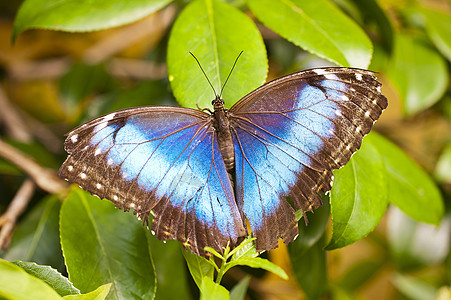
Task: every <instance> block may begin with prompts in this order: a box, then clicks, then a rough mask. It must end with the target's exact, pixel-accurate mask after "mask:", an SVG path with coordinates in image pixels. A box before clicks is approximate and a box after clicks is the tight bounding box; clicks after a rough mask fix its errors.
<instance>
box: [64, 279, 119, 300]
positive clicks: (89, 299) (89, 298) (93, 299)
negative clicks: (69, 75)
mask: <svg viewBox="0 0 451 300" xmlns="http://www.w3.org/2000/svg"><path fill="white" fill-rule="evenodd" d="M110 289H111V283H107V284H104V285H101V286H99V287H98V288H97V289H95V290H94V291H92V292H90V293H87V294H82V295H69V296H66V297H63V298H64V299H66V300H103V299H105V298H106V297H107V296H108V293H109V292H110Z"/></svg>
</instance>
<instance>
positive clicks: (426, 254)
mask: <svg viewBox="0 0 451 300" xmlns="http://www.w3.org/2000/svg"><path fill="white" fill-rule="evenodd" d="M387 239H388V242H389V246H390V250H391V253H392V256H393V258H394V261H395V262H396V264H397V265H398V266H399V267H400V268H402V269H413V268H418V267H422V266H425V265H427V266H429V265H437V264H440V263H442V262H443V261H444V260H445V258H446V257H447V255H448V253H449V250H450V242H451V215H448V216H447V217H445V218H444V219H443V221H442V223H441V224H440V226H438V227H437V226H434V225H429V224H424V223H419V222H416V221H414V220H412V219H411V218H409V217H408V216H406V215H405V214H404V213H402V212H401V211H400V210H399V209H397V208H396V207H392V208H391V209H390V211H389V214H388V222H387Z"/></svg>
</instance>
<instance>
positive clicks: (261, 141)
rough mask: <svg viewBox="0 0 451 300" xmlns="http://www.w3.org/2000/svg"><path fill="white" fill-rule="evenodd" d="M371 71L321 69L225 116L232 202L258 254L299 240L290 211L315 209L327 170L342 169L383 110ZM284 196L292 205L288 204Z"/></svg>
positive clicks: (248, 99)
mask: <svg viewBox="0 0 451 300" xmlns="http://www.w3.org/2000/svg"><path fill="white" fill-rule="evenodd" d="M380 86H381V85H380V83H379V82H377V81H376V78H375V77H374V75H373V73H372V72H370V71H365V70H359V69H349V68H322V69H313V70H307V71H302V72H298V73H294V74H291V75H288V76H285V77H282V78H279V79H276V80H274V81H272V82H269V83H267V84H265V85H263V86H262V87H260V88H258V89H256V90H255V91H253V92H251V93H250V94H248V95H247V96H245V97H244V98H243V99H241V100H240V101H239V102H238V103H236V104H235V105H234V106H233V107H232V108H230V110H229V111H228V115H229V119H230V123H231V127H232V134H233V139H234V148H235V169H236V187H235V191H236V193H235V196H236V201H237V203H238V207H239V209H240V211H241V212H242V214H243V215H244V216H245V217H246V218H247V219H248V220H249V224H250V226H251V228H252V231H253V232H254V236H255V237H256V238H257V240H256V244H257V250H267V249H273V248H276V247H277V244H278V238H283V240H284V241H285V243H288V242H291V241H292V240H293V239H294V238H295V237H296V236H297V235H298V228H297V222H296V218H295V214H294V212H295V210H299V209H302V212H303V213H304V217H305V212H307V211H312V208H316V207H318V206H320V205H321V200H320V197H319V195H318V193H321V192H323V193H325V192H327V191H329V190H330V189H331V185H332V180H333V174H332V170H333V169H337V168H340V167H341V166H343V165H345V164H346V163H347V162H348V161H349V159H350V158H351V155H352V154H353V153H354V152H355V151H356V150H357V149H358V148H359V147H360V145H361V142H362V139H363V136H364V135H365V134H367V133H368V132H369V131H370V129H371V127H372V126H373V123H374V122H375V121H376V120H377V119H378V118H379V116H380V114H381V113H382V110H383V109H384V108H386V107H387V99H386V98H385V97H384V96H383V95H382V94H381V92H380ZM287 197H288V198H289V200H290V202H291V205H290V204H289V203H288V201H286V198H287Z"/></svg>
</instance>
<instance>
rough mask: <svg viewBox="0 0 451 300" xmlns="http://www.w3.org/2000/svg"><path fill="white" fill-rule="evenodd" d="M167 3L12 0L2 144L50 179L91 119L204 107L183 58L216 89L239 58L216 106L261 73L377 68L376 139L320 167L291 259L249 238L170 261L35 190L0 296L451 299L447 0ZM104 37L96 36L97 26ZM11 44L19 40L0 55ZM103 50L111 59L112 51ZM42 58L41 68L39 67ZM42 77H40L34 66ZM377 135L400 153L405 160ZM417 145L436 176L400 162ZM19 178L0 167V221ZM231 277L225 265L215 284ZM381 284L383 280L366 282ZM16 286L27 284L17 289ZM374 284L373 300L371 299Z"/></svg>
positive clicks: (132, 232) (96, 207)
mask: <svg viewBox="0 0 451 300" xmlns="http://www.w3.org/2000/svg"><path fill="white" fill-rule="evenodd" d="M172 2H173V1H169V0H146V1H131V2H130V1H128V2H127V1H125V2H124V1H120V0H108V1H100V0H99V1H94V2H93V1H86V0H82V1H73V0H50V1H42V0H25V1H24V2H23V3H22V5H21V6H20V8H19V10H18V11H17V15H16V17H15V20H14V26H13V28H12V29H11V30H10V31H9V32H8V35H7V38H5V37H4V36H6V35H4V36H3V35H2V36H0V38H2V44H3V46H0V50H3V51H0V65H1V68H2V69H5V70H6V72H5V75H2V82H1V87H2V89H4V90H5V91H6V94H7V96H8V97H9V98H10V100H11V103H12V105H13V106H15V107H17V108H18V109H19V110H21V111H25V112H27V114H24V115H22V116H23V120H24V126H25V128H28V131H29V138H25V139H24V138H17V136H16V135H14V134H11V130H9V129H8V126H7V125H8V124H7V122H8V121H4V122H2V125H5V126H2V127H0V137H1V138H2V140H5V141H7V142H8V143H9V144H10V145H12V146H13V147H14V148H15V149H18V150H20V151H21V152H22V153H24V154H26V155H27V156H30V157H32V158H33V159H34V160H35V161H36V162H37V163H38V164H39V165H41V166H42V167H46V168H50V169H54V170H56V169H57V168H58V166H59V164H60V163H61V162H62V161H63V160H64V158H65V155H66V154H65V153H64V152H63V148H62V142H63V138H64V137H63V135H64V133H65V132H67V131H68V130H70V129H71V128H73V127H75V126H77V125H79V124H81V123H83V122H85V121H88V120H90V119H92V118H94V117H97V116H99V115H102V114H106V113H109V112H112V111H115V110H119V109H123V108H127V107H133V106H142V105H177V103H178V104H180V105H183V106H187V107H196V105H199V106H200V107H209V104H210V102H211V100H212V99H213V98H214V94H213V92H212V90H211V88H210V87H209V85H208V82H207V81H206V80H205V78H204V77H203V75H202V73H201V71H200V70H199V68H198V67H197V65H196V62H195V61H194V60H193V59H192V57H191V56H190V55H189V52H190V51H191V52H193V53H194V54H195V55H196V57H197V58H198V59H199V61H200V62H201V63H202V65H203V68H204V69H205V72H206V74H207V75H208V78H209V79H210V80H211V82H212V84H213V87H214V88H215V89H216V92H219V91H220V89H221V87H222V85H223V83H224V81H225V78H226V77H227V75H228V72H229V71H230V68H231V66H232V65H233V63H234V60H235V59H236V57H237V55H238V53H240V51H244V53H243V55H242V57H241V58H240V61H239V63H238V64H237V66H236V69H235V70H234V73H233V74H232V76H231V78H230V80H229V82H228V85H227V86H226V88H225V90H224V93H223V98H224V99H225V102H226V105H227V106H228V107H230V106H231V105H233V104H234V103H235V102H236V101H238V100H239V99H240V98H241V97H242V96H244V95H245V94H247V93H248V92H250V91H252V90H253V89H255V88H256V87H258V86H259V85H261V84H262V83H263V82H264V81H265V80H267V79H268V78H269V79H272V78H274V77H279V76H281V75H284V74H288V73H290V72H294V71H298V70H300V69H306V68H312V67H320V66H333V65H340V66H350V67H361V68H369V69H371V70H374V71H377V72H378V77H379V79H380V80H381V81H382V82H383V83H384V87H383V92H384V94H385V95H386V96H387V98H388V99H389V108H388V110H387V111H386V112H385V113H384V114H383V116H382V119H381V121H380V124H378V125H379V127H377V129H378V130H379V131H380V133H381V134H376V133H372V134H370V135H369V136H367V137H366V138H365V139H364V143H363V145H362V149H361V150H360V151H359V152H357V153H356V155H355V156H354V157H353V158H352V160H351V161H350V162H349V163H348V165H347V166H345V167H344V168H342V169H340V170H337V172H334V174H335V176H336V180H335V183H334V188H333V190H332V192H331V194H330V195H329V196H325V197H324V200H323V202H324V204H325V205H324V206H323V207H321V208H319V209H318V210H316V211H315V213H314V214H309V226H305V224H304V220H303V219H301V220H300V222H299V228H300V236H299V237H298V239H297V240H296V241H294V242H293V243H291V244H290V245H289V246H288V250H286V248H282V250H275V251H271V252H270V253H269V259H267V257H268V256H266V254H263V255H261V254H258V253H257V252H256V251H255V248H254V247H253V244H252V240H251V239H247V240H245V241H244V242H243V243H242V244H241V245H240V246H239V247H238V248H236V249H234V250H232V252H230V253H228V254H227V253H226V254H227V255H226V254H219V253H218V254H217V255H216V261H215V259H214V258H211V259H210V260H206V259H204V258H201V257H197V256H195V255H193V254H190V253H186V252H184V251H183V250H182V248H181V246H180V244H179V243H178V242H175V241H169V242H168V243H165V244H163V243H162V242H160V241H158V240H156V239H155V238H154V236H152V235H151V234H149V230H147V229H145V228H144V227H142V226H141V225H142V224H141V222H139V221H138V220H136V218H134V217H133V216H132V215H131V214H130V213H124V212H121V211H118V210H116V209H114V207H113V205H112V204H111V203H109V202H107V201H102V200H99V199H97V198H96V197H93V196H91V195H89V194H88V193H86V192H82V191H81V190H79V189H77V188H72V189H71V190H70V192H68V196H67V195H66V196H61V195H45V194H44V193H43V192H42V191H39V192H38V193H36V194H35V195H34V196H33V199H32V201H31V202H30V205H29V207H28V208H27V210H26V211H25V213H24V214H23V216H22V217H20V218H19V219H18V222H17V224H16V230H15V233H14V235H13V237H12V241H11V245H10V246H9V248H8V249H7V250H5V251H3V252H2V253H1V257H2V259H1V260H0V297H3V298H6V299H53V298H55V299H59V298H63V297H64V298H69V299H72V298H74V299H77V298H80V299H91V298H92V299H153V298H155V299H180V298H183V299H190V298H191V299H195V298H198V297H199V296H200V297H201V298H202V299H212V298H213V297H214V298H215V299H222V298H223V299H227V298H229V297H230V298H231V299H245V298H246V299H262V298H265V297H268V298H269V297H270V296H268V290H269V289H270V288H271V292H272V293H273V294H274V295H279V294H278V293H280V294H283V290H285V288H286V286H285V285H281V283H280V282H284V284H287V285H289V286H290V287H293V286H294V288H292V289H291V290H290V291H291V293H292V294H290V296H291V297H292V298H302V297H303V298H307V299H320V298H324V297H330V298H331V299H362V298H373V299H376V298H378V299H379V298H386V299H446V297H447V295H448V297H449V295H450V293H451V290H450V284H451V283H450V280H451V255H450V244H451V238H450V237H451V213H450V205H451V159H450V157H451V150H450V145H451V104H450V103H451V101H450V100H451V94H450V80H449V74H450V71H449V67H450V61H451V3H450V2H449V1H446V0H443V1H413V0H412V1H394V0H380V1H376V0H337V1H332V0H321V1H303V0H291V1H285V0H270V1H269V0H268V1H266V0H265V1H255V0H246V1H241V0H237V1H219V0H194V1H174V2H173V3H172ZM11 7H15V6H14V5H11ZM10 10H11V11H13V9H10ZM5 12H6V10H5ZM151 14H154V15H153V16H151V17H147V16H149V15H151ZM174 16H175V17H174ZM160 17H161V19H159V18H160ZM143 18H144V19H143ZM151 18H156V20H157V21H154V23H151V24H153V25H152V27H151V28H149V25H148V23H145V22H146V20H153V19H151ZM164 18H166V19H164ZM165 20H166V21H165ZM149 22H151V21H149ZM165 22H166V23H165ZM129 23H133V24H131V25H128V26H129V27H127V26H125V27H119V28H116V29H112V28H113V27H117V26H123V25H125V24H129ZM139 24H144V25H142V26H141V27H139V26H138V25H139ZM162 24H166V25H162ZM134 25H137V28H138V30H136V29H135V30H133V27H132V26H134ZM170 27H171V28H170ZM127 28H129V29H127ZM39 29H51V30H55V31H57V32H46V31H42V30H39ZM100 29H108V30H106V31H102V32H95V31H98V30H100ZM1 30H2V28H1V27H0V32H1ZM121 30H122V31H121ZM127 30H128V31H127ZM24 31H26V32H24ZM59 31H67V32H78V33H73V34H67V33H61V32H59ZM140 31H144V33H145V32H147V31H148V32H150V33H149V35H145V34H144V33H141V32H140ZM81 32H85V33H81ZM123 32H125V34H124V33H123ZM96 34H98V35H96ZM121 34H122V35H121ZM141 34H142V36H141ZM135 35H136V36H137V38H135V39H133V37H134V36H135ZM130 36H131V37H130ZM129 37H130V38H129ZM10 38H12V40H14V41H15V43H16V44H15V46H11V48H8V47H9V46H8V45H9V39H10ZM80 40H81V41H83V42H80ZM137 41H138V42H137ZM41 43H42V44H41ZM123 43H129V44H126V45H122V44H123ZM93 44H94V45H93ZM118 45H119V46H118ZM14 47H15V48H14ZM17 49H19V50H20V51H18V50H17ZM24 49H25V50H27V51H25V50H24ZM30 49H31V50H30ZM99 49H100V50H99ZM111 49H116V50H115V51H113V52H114V53H112V54H109V51H112V50H111ZM94 50H96V51H100V53H101V54H102V53H103V54H105V53H107V54H105V55H104V56H103V59H100V60H99V59H97V60H96V59H92V57H98V56H95V55H93V53H94V54H96V53H97V54H98V52H96V51H94ZM102 51H103V52H102ZM2 53H3V54H2ZM97 54H96V55H97ZM100 56H101V57H102V55H100ZM67 57H69V58H70V59H69V60H65V59H64V60H61V61H58V58H67ZM47 59H48V60H49V61H51V60H52V59H55V61H54V64H50V63H49V64H47V65H46V64H43V65H39V64H38V63H39V62H42V61H45V60H47ZM24 61H27V62H34V63H36V67H35V69H33V68H29V69H25V70H28V71H22V73H21V72H20V70H23V69H21V68H19V67H22V68H23V66H24V64H23V62H24ZM93 61H94V62H93ZM165 62H166V63H165ZM58 63H61V65H59V64H58ZM118 65H120V67H118ZM52 66H53V67H54V66H57V67H55V68H56V71H55V72H56V73H58V75H55V76H54V77H52V76H51V75H49V74H48V73H46V72H45V71H48V69H50V71H51V70H53V69H52ZM58 66H60V67H58ZM61 66H62V67H61ZM165 66H167V75H166V74H164V72H163V75H161V72H159V71H158V70H159V69H158V68H159V67H163V69H164V68H165ZM121 67H122V69H121ZM127 68H130V69H127ZM35 70H38V71H39V72H38V73H37V75H34V77H33V74H34V73H33V71H35ZM124 70H125V71H124ZM127 70H129V71H130V70H131V71H130V73H129V74H128V73H127ZM141 70H144V71H143V72H142V71H141ZM268 70H269V76H267V73H268ZM143 73H144V74H148V75H149V76H148V77H146V76H143V75H142V74H143ZM130 74H131V75H130ZM21 76H22V77H21ZM267 77H268V78H267ZM5 120H6V119H5ZM423 120H427V121H426V122H425V121H423ZM415 123H417V124H420V125H421V126H431V128H429V130H430V131H434V132H436V134H437V136H439V137H440V138H435V139H433V138H432V137H431V136H428V135H420V132H418V130H412V129H410V128H413V127H409V126H411V125H412V124H415ZM424 124H425V125H424ZM431 124H432V125H431ZM416 128H418V127H416ZM420 129H421V128H420ZM384 135H385V136H389V137H392V138H393V139H394V141H395V142H396V143H398V144H399V145H401V146H406V145H407V146H406V147H402V148H404V149H403V150H401V149H400V148H399V147H398V146H396V145H395V144H394V143H392V142H390V141H389V140H388V139H387V138H385V137H384ZM415 136H426V137H427V138H424V139H421V140H420V141H419V142H417V143H420V144H421V145H426V146H424V147H425V148H426V149H431V150H430V152H428V153H426V156H427V157H428V158H430V159H431V161H433V162H434V163H433V165H431V164H430V163H428V162H427V161H422V160H418V161H417V162H415V161H413V160H412V158H410V156H413V157H415V158H417V153H416V152H415V151H413V152H412V148H414V150H415V148H416V146H415V145H417V144H412V145H411V144H410V142H411V141H412V140H414V138H415ZM406 140H407V142H406ZM412 143H413V142H412ZM404 150H406V151H408V153H409V155H408V154H406V152H405V151H404ZM418 157H421V155H420V156H418ZM431 157H432V158H431ZM424 169H426V171H425V170H424ZM431 174H432V175H431ZM26 177H27V174H26V173H25V172H23V171H22V170H20V169H19V168H18V167H17V166H16V165H15V164H13V163H11V162H8V161H6V160H3V159H2V158H1V157H0V212H1V213H3V212H4V211H6V209H7V207H8V205H9V203H10V201H11V199H12V198H13V197H14V195H15V193H16V192H17V190H18V189H19V187H20V185H21V182H23V180H24V178H26ZM62 201H63V202H62ZM329 201H330V206H329ZM387 205H388V207H389V209H388V213H387V214H385V211H386V209H387ZM331 215H332V221H329V219H330V218H329V217H330V216H331ZM381 219H382V222H381ZM380 222H381V225H379V226H378V224H379V223H380ZM376 226H378V227H376ZM375 228H376V229H375ZM357 241H359V242H357ZM355 242H357V243H355ZM353 243H355V244H353ZM351 244H353V245H352V246H349V245H351ZM346 246H349V247H346ZM343 247H344V248H343ZM359 247H361V248H359ZM365 247H366V248H365ZM338 248H342V249H339V250H334V251H332V249H338ZM325 249H327V250H325ZM352 249H357V250H352ZM359 249H363V250H359ZM366 249H370V250H369V253H367V255H366V256H363V257H361V256H359V255H360V254H359V253H360V251H363V252H366ZM346 251H349V252H346ZM353 251H355V252H353ZM346 253H350V254H346ZM346 255H349V256H351V258H352V259H351V260H352V263H350V264H347V265H345V266H344V267H339V266H341V264H340V262H337V260H340V258H343V260H344V258H345V257H347V256H346ZM281 257H282V258H281ZM270 260H271V261H270ZM284 260H285V261H289V262H288V263H286V262H285V263H284ZM13 261H15V262H14V263H11V262H13ZM279 264H280V265H279ZM278 265H279V266H278ZM232 266H238V267H235V268H233V269H231V270H230V271H229V272H227V273H225V271H226V270H229V268H231V267H232ZM256 268H258V269H262V270H264V271H256V270H255V269H256ZM340 268H341V269H340ZM283 269H284V270H285V271H284V270H283ZM224 273H225V274H224ZM271 273H274V274H275V275H278V276H279V277H277V276H273V275H274V274H271ZM215 274H216V276H215ZM218 274H220V276H219V277H218ZM249 274H250V275H249ZM262 274H264V276H263V277H262ZM223 275H224V277H223ZM287 275H288V276H289V277H290V279H289V281H287V282H285V281H283V280H284V279H281V278H285V277H286V276H287ZM218 278H219V279H218ZM275 278H278V279H275ZM380 278H382V281H383V280H385V281H386V282H389V283H390V284H389V286H387V285H380V286H379V285H378V284H377V283H374V282H375V281H377V280H381V279H380ZM23 282H27V285H26V288H23V287H24V285H23V284H18V283H23ZM256 283H261V284H256ZM110 284H111V285H110ZM372 284H374V286H375V288H374V290H376V291H372V290H371V289H370V288H367V287H368V286H371V285H372ZM265 286H267V287H266V288H265ZM381 286H382V287H381ZM300 290H302V291H300ZM81 293H84V294H81ZM439 297H443V298H439Z"/></svg>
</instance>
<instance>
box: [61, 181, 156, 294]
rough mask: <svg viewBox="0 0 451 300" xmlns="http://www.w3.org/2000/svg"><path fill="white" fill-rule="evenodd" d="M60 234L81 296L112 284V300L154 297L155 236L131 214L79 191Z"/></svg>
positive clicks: (66, 203) (70, 203)
mask: <svg viewBox="0 0 451 300" xmlns="http://www.w3.org/2000/svg"><path fill="white" fill-rule="evenodd" d="M60 231H61V246H62V249H63V253H64V257H65V261H66V266H67V272H68V274H69V279H70V280H71V281H72V282H73V283H74V285H75V286H76V287H78V288H79V289H80V291H81V292H83V293H87V292H90V291H92V290H94V289H96V288H97V287H98V286H100V285H103V284H105V283H112V284H113V285H112V287H111V291H110V294H109V299H130V298H134V297H141V298H148V299H150V298H153V297H154V294H155V287H156V275H155V270H154V266H153V263H152V258H151V254H150V248H149V240H148V239H149V233H148V231H147V230H146V229H144V227H143V226H142V225H141V222H139V221H138V220H137V219H136V218H135V217H134V216H133V215H132V214H131V213H125V212H123V211H121V210H118V209H115V208H114V205H113V204H112V203H111V202H109V201H105V200H100V199H98V198H97V197H94V196H92V195H90V194H89V193H87V192H84V191H81V190H80V189H78V188H74V189H72V190H71V193H70V194H69V197H68V198H67V199H66V201H64V203H63V205H62V208H61V214H60Z"/></svg>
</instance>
